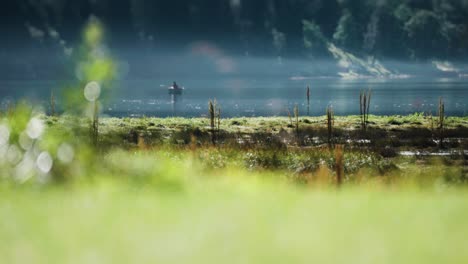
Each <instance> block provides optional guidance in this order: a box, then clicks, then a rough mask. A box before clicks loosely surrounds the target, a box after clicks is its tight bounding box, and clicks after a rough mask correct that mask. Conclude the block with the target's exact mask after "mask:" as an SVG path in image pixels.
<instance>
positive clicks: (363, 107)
mask: <svg viewBox="0 0 468 264" xmlns="http://www.w3.org/2000/svg"><path fill="white" fill-rule="evenodd" d="M371 97H372V91H371V90H370V89H369V90H368V91H361V92H360V94H359V114H360V119H361V127H362V129H363V130H364V131H366V130H367V124H368V122H369V113H370V103H371Z"/></svg>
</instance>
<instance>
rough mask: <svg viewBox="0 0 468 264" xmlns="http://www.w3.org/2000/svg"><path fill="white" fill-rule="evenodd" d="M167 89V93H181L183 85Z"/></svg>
mask: <svg viewBox="0 0 468 264" xmlns="http://www.w3.org/2000/svg"><path fill="white" fill-rule="evenodd" d="M167 90H168V92H169V94H182V93H183V92H184V87H178V88H174V87H172V86H171V87H169V88H168V89H167Z"/></svg>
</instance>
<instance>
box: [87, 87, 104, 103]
mask: <svg viewBox="0 0 468 264" xmlns="http://www.w3.org/2000/svg"><path fill="white" fill-rule="evenodd" d="M99 95H101V85H99V83H98V82H90V83H88V84H87V85H86V87H85V89H84V96H85V98H86V100H88V101H90V102H94V101H96V100H97V99H98V98H99Z"/></svg>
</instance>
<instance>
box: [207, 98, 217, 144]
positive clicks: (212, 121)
mask: <svg viewBox="0 0 468 264" xmlns="http://www.w3.org/2000/svg"><path fill="white" fill-rule="evenodd" d="M208 111H209V114H210V127H211V142H212V143H213V144H215V142H216V140H215V117H216V101H214V102H213V101H212V100H210V102H209V103H208Z"/></svg>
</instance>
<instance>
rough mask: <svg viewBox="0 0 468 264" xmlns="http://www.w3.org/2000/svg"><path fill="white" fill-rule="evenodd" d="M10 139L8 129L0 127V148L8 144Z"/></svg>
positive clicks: (4, 126)
mask: <svg viewBox="0 0 468 264" xmlns="http://www.w3.org/2000/svg"><path fill="white" fill-rule="evenodd" d="M9 139H10V129H8V127H7V126H6V125H0V146H3V145H5V144H6V143H8V140H9Z"/></svg>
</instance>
